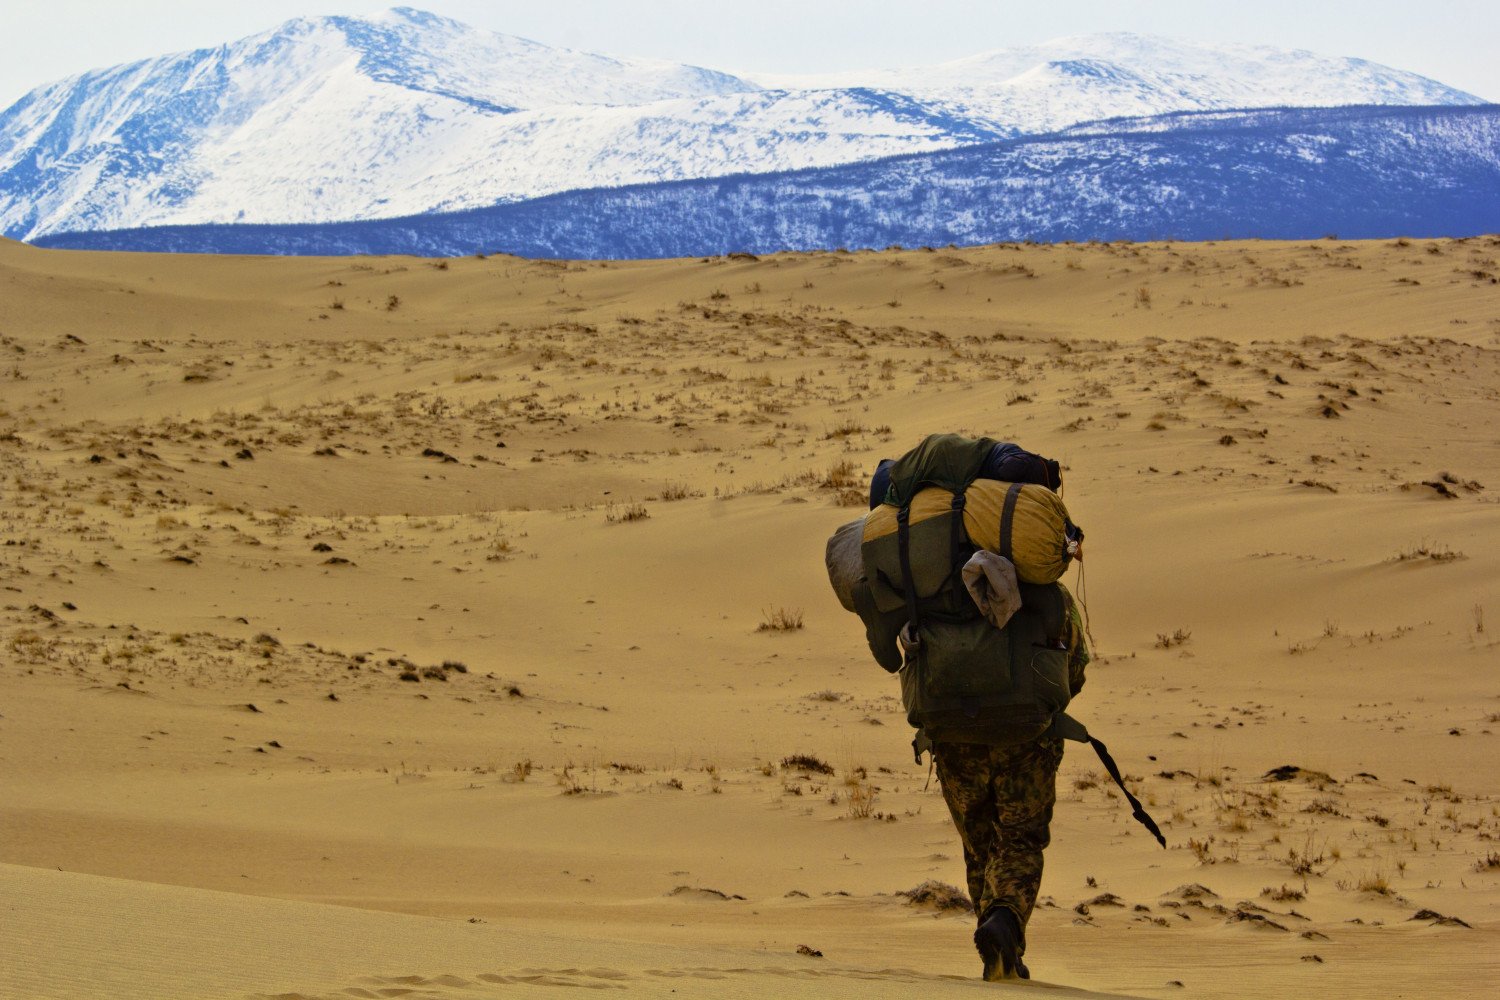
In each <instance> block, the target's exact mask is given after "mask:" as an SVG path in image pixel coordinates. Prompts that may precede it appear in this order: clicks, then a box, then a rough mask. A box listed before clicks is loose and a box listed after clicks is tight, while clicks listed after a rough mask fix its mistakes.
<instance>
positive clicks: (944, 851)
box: [0, 238, 1500, 997]
mask: <svg viewBox="0 0 1500 1000" xmlns="http://www.w3.org/2000/svg"><path fill="white" fill-rule="evenodd" d="M1497 256H1500V239H1496V238H1482V239H1473V240H1461V241H1385V242H1379V243H1344V242H1340V241H1337V240H1320V241H1315V242H1312V243H1301V244H1270V243H1218V244H1191V245H1190V244H1170V245H1164V244H1150V245H1145V244H1142V245H1121V244H1112V245H1087V246H1084V245H1079V246H1001V247H986V248H978V249H973V250H951V249H947V250H934V251H924V250H902V251H896V250H892V251H887V252H883V253H861V254H796V255H782V256H777V257H772V258H765V259H761V260H755V259H740V258H736V259H724V258H715V259H710V260H688V261H645V262H620V263H597V262H595V263H580V262H546V261H523V260H518V259H513V258H502V257H492V258H489V259H479V258H468V259H463V260H451V261H425V260H415V259H395V258H391V259H374V258H371V259H336V260H335V259H249V258H191V257H167V256H152V255H139V256H135V255H116V254H90V253H65V252H58V251H41V250H36V249H33V248H30V247H25V246H21V245H19V244H14V243H5V242H0V351H3V352H4V364H3V365H0V379H3V380H4V386H5V390H4V394H3V397H0V482H3V491H4V503H3V505H0V581H3V585H4V586H5V588H6V589H5V593H4V598H5V599H4V601H3V602H0V702H3V710H0V715H3V717H0V782H3V787H4V789H5V794H4V797H3V800H0V862H3V863H5V867H4V868H3V869H0V893H3V897H4V904H5V907H6V912H7V913H8V914H10V916H9V917H8V918H7V920H6V921H5V922H4V929H3V930H0V935H3V942H4V949H5V951H6V953H7V954H14V955H22V956H24V961H22V962H19V963H15V962H10V961H7V962H6V963H4V971H3V973H0V975H3V976H4V977H7V978H4V979H0V993H8V994H13V995H17V996H28V997H29V996H59V997H61V996H95V995H100V993H101V991H103V992H109V993H110V994H111V995H124V996H142V997H145V996H251V995H265V996H294V995H295V996H334V995H337V996H396V995H411V996H437V997H441V996H449V995H452V996H486V995H491V994H493V995H512V994H515V993H516V992H517V991H520V992H522V993H525V992H530V991H536V992H550V991H551V990H553V989H555V986H556V985H572V986H580V987H581V986H595V987H606V988H608V987H614V986H622V987H624V988H626V989H628V990H632V991H635V992H638V993H642V994H646V995H651V994H654V993H666V992H670V991H671V990H673V989H676V990H677V992H678V993H679V994H684V993H686V994H692V995H710V994H712V995H746V996H801V995H806V996H820V995H827V994H842V993H844V992H849V991H852V990H856V989H857V990H859V991H860V992H861V993H868V994H871V995H875V996H881V995H886V994H890V995H896V994H898V993H899V994H901V995H908V994H909V993H910V992H912V991H914V990H920V991H922V992H923V993H924V994H933V995H939V996H942V995H947V993H950V992H951V993H953V994H955V995H967V993H968V991H970V990H973V989H981V988H985V987H984V986H983V984H979V983H977V982H976V981H975V980H974V977H975V975H976V973H977V970H978V965H977V960H976V958H975V956H974V954H973V951H972V947H971V945H970V944H969V941H968V933H969V930H970V927H971V925H970V923H969V918H968V917H967V916H966V915H963V914H962V913H954V912H939V911H935V910H933V909H931V908H930V907H924V906H920V905H913V904H912V902H911V901H909V900H908V899H907V897H905V896H903V895H900V893H901V892H904V891H908V890H912V889H913V888H915V887H917V886H918V885H920V884H921V883H923V882H925V881H927V880H936V881H938V882H943V883H950V884H956V883H959V882H961V881H962V862H961V858H960V857H959V855H958V844H957V841H956V838H955V837H954V835H953V833H952V831H951V825H950V822H949V820H948V818H947V815H946V810H945V808H944V806H943V802H942V798H941V796H940V794H939V793H938V791H937V789H936V788H935V787H933V786H932V785H929V784H928V776H927V771H926V768H925V767H918V766H916V765H914V764H913V762H912V759H911V754H910V750H909V747H908V740H909V735H908V730H907V728H906V725H905V722H904V719H903V718H902V716H901V712H900V705H899V700H898V697H897V694H898V692H897V691H896V688H895V683H894V681H893V680H892V679H891V678H889V677H888V676H886V675H885V674H883V673H882V672H881V671H880V670H879V669H877V668H876V667H875V666H874V664H873V663H872V662H871V661H870V659H869V657H868V656H867V654H865V652H864V651H863V648H862V638H861V630H860V627H859V625H858V622H857V621H856V620H855V619H854V618H853V617H852V616H848V615H846V614H844V613H843V612H842V610H841V609H840V608H839V607H838V604H837V602H836V600H835V599H834V597H833V595H832V593H831V592H830V591H829V588H828V585H827V582H826V578H825V577H824V574H823V568H822V549H823V542H824V540H825V539H826V537H827V536H828V534H829V533H831V531H832V530H833V529H834V528H835V527H836V526H837V525H839V524H841V523H843V522H844V521H846V520H849V519H851V518H853V517H855V516H858V515H859V513H860V512H861V509H862V504H863V493H864V477H865V476H866V475H867V473H868V471H869V469H870V468H871V467H873V465H874V463H875V461H876V460H878V459H879V458H881V457H886V456H894V455H896V454H899V453H900V452H901V451H903V450H905V449H906V448H907V447H909V446H910V445H911V444H914V443H915V442H916V441H917V440H919V439H920V438H921V437H922V436H923V435H924V434H926V433H929V432H932V431H937V430H958V431H962V432H967V433H972V434H989V435H992V436H997V437H1002V438H1007V439H1013V440H1019V441H1021V442H1022V443H1024V444H1025V445H1027V446H1028V447H1030V448H1032V449H1034V450H1037V451H1040V452H1043V453H1045V454H1048V455H1051V456H1054V457H1057V458H1059V459H1061V460H1062V461H1063V462H1064V465H1065V468H1066V477H1067V483H1066V492H1065V497H1066V500H1067V502H1068V504H1069V508H1070V510H1071V511H1072V513H1073V515H1074V517H1075V519H1076V520H1078V521H1079V522H1080V523H1081V524H1083V525H1084V527H1085V528H1086V529H1087V530H1088V532H1089V542H1088V554H1089V557H1088V562H1087V564H1086V567H1085V569H1086V574H1087V576H1086V578H1085V579H1079V578H1078V577H1077V576H1076V575H1070V576H1069V578H1068V582H1069V584H1070V586H1072V587H1073V589H1074V590H1075V591H1078V592H1082V593H1084V594H1085V595H1086V598H1087V606H1088V610H1089V614H1090V622H1091V628H1092V632H1093V634H1094V637H1095V640H1096V643H1095V644H1096V648H1097V652H1098V654H1099V656H1098V659H1097V661H1096V663H1095V664H1094V665H1093V666H1092V667H1091V668H1090V680H1089V685H1088V687H1087V689H1086V690H1085V692H1084V694H1083V696H1082V698H1081V699H1080V700H1079V702H1078V703H1077V705H1076V708H1077V714H1078V715H1079V716H1080V718H1083V719H1084V720H1085V721H1086V722H1088V723H1089V725H1090V727H1091V728H1092V729H1094V730H1095V732H1096V733H1097V734H1099V735H1101V736H1102V737H1103V738H1105V739H1106V740H1107V741H1108V742H1109V743H1110V745H1111V748H1112V749H1113V750H1114V751H1115V754H1116V756H1117V757H1118V758H1119V759H1120V761H1121V763H1122V765H1123V766H1124V767H1125V769H1126V771H1127V773H1128V774H1129V776H1130V779H1129V780H1130V782H1131V784H1132V786H1133V787H1135V788H1136V790H1137V791H1138V793H1139V794H1140V795H1141V797H1142V798H1143V799H1145V800H1146V801H1147V802H1148V806H1149V808H1151V809H1152V811H1153V812H1154V813H1155V814H1156V815H1157V818H1158V819H1159V820H1161V821H1162V825H1163V828H1164V830H1165V831H1166V833H1167V836H1168V843H1169V850H1168V851H1166V852H1162V851H1160V850H1158V849H1157V848H1155V846H1154V845H1153V844H1152V843H1151V841H1150V840H1149V838H1148V837H1147V836H1146V835H1145V834H1144V833H1142V832H1140V830H1139V828H1137V827H1135V826H1134V824H1133V823H1132V822H1131V821H1130V818H1129V815H1128V812H1126V811H1125V810H1124V809H1122V807H1121V803H1120V800H1119V799H1118V798H1116V797H1115V794H1114V793H1112V792H1111V791H1110V786H1109V782H1108V781H1107V779H1102V778H1101V775H1100V773H1099V768H1098V765H1097V762H1096V761H1094V760H1093V759H1092V758H1091V757H1088V756H1084V755H1082V754H1079V753H1078V752H1077V751H1076V750H1075V751H1071V752H1070V753H1069V756H1068V759H1067V760H1066V761H1065V762H1064V765H1063V773H1062V776H1061V778H1060V781H1059V791H1060V796H1061V802H1060V805H1059V808H1058V817H1057V821H1056V824H1055V827H1054V845H1053V847H1052V849H1051V850H1050V852H1049V855H1048V872H1047V876H1046V880H1045V882H1044V884H1043V895H1044V900H1043V903H1042V905H1041V906H1040V907H1039V910H1038V914H1037V917H1036V919H1035V921H1034V922H1033V925H1032V931H1031V942H1032V943H1031V953H1030V954H1029V956H1028V958H1029V960H1030V962H1031V965H1032V968H1033V972H1034V974H1036V975H1037V976H1038V977H1039V978H1040V979H1042V980H1045V981H1046V982H1048V983H1065V984H1068V986H1070V987H1076V988H1078V989H1082V990H1091V991H1095V992H1101V993H1114V994H1126V995H1137V996H1159V995H1167V996H1176V995H1181V996H1195V997H1229V996H1242V995H1245V994H1246V993H1247V992H1253V993H1265V994H1277V995H1299V994H1305V993H1310V992H1313V991H1315V990H1317V991H1332V992H1336V993H1337V994H1339V995H1346V996H1370V997H1375V996H1381V997H1385V996H1427V995H1448V996H1465V995H1474V996H1478V995H1484V993H1485V992H1486V990H1487V989H1488V987H1489V985H1490V984H1492V983H1493V981H1494V976H1495V973H1496V971H1497V970H1496V966H1495V964H1494V959H1493V957H1492V956H1493V954H1494V952H1495V949H1496V947H1497V944H1500V941H1497V935H1500V856H1497V854H1496V848H1495V838H1496V837H1497V836H1500V818H1497V817H1500V811H1497V810H1500V805H1497V794H1500V789H1497V788H1496V785H1495V779H1494V762H1495V760H1496V747H1495V743H1494V741H1495V739H1496V735H1495V732H1496V729H1497V727H1500V700H1497V699H1500V694H1497V689H1496V687H1495V678H1496V673H1495V667H1496V664H1497V663H1500V651H1497V645H1496V638H1495V636H1496V630H1497V629H1500V622H1497V619H1500V593H1497V590H1496V580H1497V579H1500V546H1497V545H1496V544H1495V540H1496V539H1497V538H1500V509H1497V507H1496V498H1497V496H1500V493H1497V490H1500V438H1497V436H1496V431H1495V427H1496V420H1497V417H1500V353H1497V350H1496V349H1497V347H1500V285H1496V284H1495V274H1496V272H1497V270H1500V269H1497V267H1496V264H1495V258H1496V257H1497ZM787 619H790V620H792V621H797V620H800V621H801V623H802V627H800V628H792V629H781V628H776V627H772V626H774V625H775V624H777V623H779V622H784V621H785V620H787ZM799 754H805V755H812V756H814V757H816V758H819V759H821V760H822V761H825V762H826V763H827V764H828V765H829V766H830V767H831V768H832V771H833V773H832V774H827V773H822V772H821V771H819V770H817V769H807V768H806V767H799V766H797V765H796V763H795V762H789V758H791V757H792V756H793V755H799ZM329 904H334V905H332V906H330V905H329ZM471 919H472V920H474V921H480V922H477V923H471V922H470V921H471ZM799 948H801V949H805V951H818V952H821V953H822V956H823V957H813V956H810V955H808V954H805V953H799ZM1247 984H1253V986H1247ZM543 987H546V989H543ZM401 991H411V992H409V993H405V992H401ZM1033 991H1035V992H1047V993H1049V994H1050V993H1052V992H1055V991H1054V990H1051V989H1045V988H1043V987H1040V986H1038V987H1035V988H1034V990H1033Z"/></svg>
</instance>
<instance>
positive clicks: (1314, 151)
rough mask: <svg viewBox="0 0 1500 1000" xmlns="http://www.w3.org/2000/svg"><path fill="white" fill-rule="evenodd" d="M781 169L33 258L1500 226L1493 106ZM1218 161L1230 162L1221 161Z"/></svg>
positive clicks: (1149, 128) (1467, 232) (161, 236)
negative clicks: (112, 253) (461, 209)
mask: <svg viewBox="0 0 1500 1000" xmlns="http://www.w3.org/2000/svg"><path fill="white" fill-rule="evenodd" d="M1162 118H1170V119H1172V120H1171V121H1163V120H1161V119H1158V118H1148V119H1128V118H1126V119H1114V120H1110V121H1104V122H1094V123H1087V124H1084V125H1080V126H1076V127H1074V128H1071V129H1068V130H1064V131H1061V132H1058V133H1054V134H1051V135H1045V136H1024V137H1019V138H1015V139H1009V140H1003V141H1000V142H995V143H989V144H985V145H981V146H975V147H968V148H964V149H956V150H948V151H941V152H935V153H924V154H911V155H906V156H898V157H889V158H885V159H882V160H877V161H872V162H866V163H860V164H846V165H841V166H835V167H826V168H819V169H813V170H804V171H796V172H787V173H781V174H770V175H766V174H739V175H734V176H729V177H720V178H712V179H698V180H687V181H674V182H668V183H662V184H654V185H632V186H629V187H622V188H612V189H593V190H583V191H574V192H565V193H561V194H555V195H549V196H547V197H544V198H539V199H535V200H532V201H528V202H521V203H516V204H512V205H503V206H496V207H493V208H488V209H476V210H471V211H468V212H462V213H451V214H447V215H432V216H416V217H410V218H402V219H389V220H368V221H362V222H349V223H331V224H325V225H304V226H198V227H160V228H153V229H137V230H129V231H120V232H113V233H108V232H102V233H101V232H82V233H70V234H57V235H54V236H49V237H46V238H43V239H40V240H38V241H36V242H37V244H38V245H40V246H48V247H60V248H76V249H98V250H112V249H114V250H118V249H139V250H152V251H180V252H227V253H260V254H265V253H270V254H312V255H333V254H348V253H378V254H413V255H418V256H459V255H465V254H471V253H480V252H483V253H510V254H516V255H519V256H525V257H553V258H636V257H699V256H710V255H717V254H723V253H729V252H736V251H743V252H751V253H767V252H775V251H778V250H813V249H825V250H828V249H837V248H855V249H861V248H878V247H884V246H887V245H890V244H900V245H904V246H922V245H928V246H936V245H944V244H948V243H957V244H976V243H995V242H1018V241H1023V240H1036V241H1040V242H1057V241H1067V240H1074V241H1080V242H1082V241H1087V240H1103V241H1110V240H1115V239H1127V240H1136V241H1143V240H1156V239H1176V240H1192V239H1229V238H1266V239H1310V238H1316V237H1320V236H1324V235H1327V234H1329V233H1338V234H1340V235H1342V236H1345V237H1348V238H1375V237H1380V238H1388V237H1394V236H1398V235H1404V236H1411V237H1427V236H1472V235H1478V234H1480V233H1485V232H1500V199H1497V198H1495V197H1494V192H1496V191H1500V105H1482V106H1466V107H1448V106H1443V107H1437V108H1391V107H1382V106H1372V107H1356V108H1340V109H1307V108H1290V109H1257V110H1253V111H1239V112H1218V111H1215V112H1177V113H1174V114H1173V115H1170V116H1162ZM1225 164H1230V165H1231V166H1230V167H1228V168H1226V167H1225Z"/></svg>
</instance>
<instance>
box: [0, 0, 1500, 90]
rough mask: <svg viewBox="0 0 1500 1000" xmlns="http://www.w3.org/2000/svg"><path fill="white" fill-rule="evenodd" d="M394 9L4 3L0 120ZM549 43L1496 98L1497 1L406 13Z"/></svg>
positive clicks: (724, 65)
mask: <svg viewBox="0 0 1500 1000" xmlns="http://www.w3.org/2000/svg"><path fill="white" fill-rule="evenodd" d="M395 5H396V4H395V3H394V2H387V3H381V2H379V0H375V2H358V0H355V2H342V0H257V2H255V3H248V4H247V3H244V2H243V0H233V2H229V0H47V2H45V3H41V2H30V3H28V2H24V0H4V3H3V5H0V39H3V42H0V45H3V48H0V52H3V54H4V58H3V59H0V109H3V108H6V107H9V106H10V105H11V104H12V103H13V102H14V101H16V100H17V99H18V98H20V97H21V95H23V94H24V93H26V92H27V91H28V90H30V89H32V88H33V87H35V86H37V85H38V84H41V83H45V82H48V81H51V80H56V79H59V78H62V77H65V76H71V75H73V74H74V73H79V72H83V71H84V70H89V69H95V68H98V67H101V66H109V65H114V64H116V63H122V62H130V61H132V60H136V59H142V58H145V57H147V56H154V55H160V54H162V53H166V52H176V51H181V50H185V49H194V48H204V47H208V46H213V45H218V44H221V43H223V42H227V41H232V40H234V39H236V38H241V37H243V36H245V35H249V34H254V33H256V32H259V31H264V30H266V29H268V28H271V27H274V26H275V25H277V24H279V23H280V22H282V21H284V20H287V19H289V18H293V17H298V16H304V15H317V14H362V13H372V12H374V11H378V10H382V9H384V8H386V7H390V6H395ZM405 5H406V6H411V7H417V8H420V9H423V10H430V11H432V12H434V13H437V14H443V15H446V16H448V17H452V18H455V19H457V20H460V21H466V22H468V23H469V24H473V25H476V26H478V27H483V28H489V29H491V30H493V31H500V32H505V33H508V34H513V35H521V36H523V37H526V38H531V39H534V40H535V41H538V42H543V43H546V44H549V45H558V46H563V47H566V48H573V49H583V50H586V51H592V52H605V53H609V54H613V55H632V56H652V57H657V58H662V59H671V60H674V61H677V62H686V63H692V64H695V65H699V66H707V67H710V68H713V69H719V70H724V71H726V72H732V73H742V74H753V73H755V72H757V71H759V72H767V73H816V72H824V71H832V70H846V69H864V68H884V67H896V66H919V65H924V64H929V63H935V62H942V61H944V60H948V59H956V58H960V57H963V56H968V55H974V54H975V53H978V52H983V51H987V50H989V49H996V48H1003V47H1006V46H1010V45H1019V44H1026V43H1032V42H1040V41H1045V40H1047V39H1049V38H1056V37H1059V36H1062V35H1076V34H1086V33H1089V32H1095V31H1138V32H1143V33H1148V34H1158V35H1169V36H1174V37H1179V38H1186V39H1191V40H1195V41H1206V42H1226V41H1227V42H1246V43H1253V44H1266V45H1276V46H1281V47H1284V48H1301V49H1311V50H1312V51H1314V52H1319V53H1322V54H1324V55H1334V56H1358V57H1361V58H1364V59H1370V60H1373V61H1374V62H1378V63H1384V64H1386V65H1388V66H1393V67H1396V68H1398V69H1404V70H1410V71H1411V72H1414V73H1420V74H1422V75H1423V76H1429V77H1432V78H1433V79H1436V80H1439V81H1441V82H1443V83H1446V84H1448V85H1450V86H1453V87H1458V88H1459V89H1460V90H1466V91H1468V92H1470V93H1472V94H1476V95H1478V96H1480V97H1483V98H1487V99H1489V100H1492V101H1500V2H1497V0H1426V2H1422V3H1416V2H1413V0H1360V2H1350V0H1228V2H1225V0H1021V2H1017V0H989V2H984V0H738V2H736V0H524V2H521V0H489V2H485V0H409V2H407V3H406V4H405Z"/></svg>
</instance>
